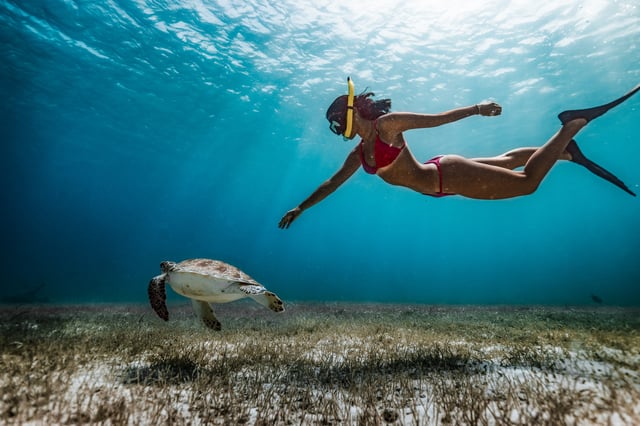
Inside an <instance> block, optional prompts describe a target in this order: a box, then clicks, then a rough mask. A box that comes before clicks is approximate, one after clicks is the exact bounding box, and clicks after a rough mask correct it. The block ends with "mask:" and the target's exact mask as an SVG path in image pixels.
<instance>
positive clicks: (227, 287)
mask: <svg viewBox="0 0 640 426" xmlns="http://www.w3.org/2000/svg"><path fill="white" fill-rule="evenodd" d="M160 270H161V271H162V274H160V275H158V276H156V277H153V278H152V279H151V281H150V282H149V302H151V307H152V308H153V310H154V311H156V313H157V314H158V316H159V317H160V318H162V319H163V320H165V321H168V320H169V311H168V310H167V304H166V300H167V295H166V293H165V289H164V286H165V284H169V285H170V286H171V288H172V289H173V290H174V291H175V292H176V293H178V294H181V295H183V296H184V297H188V298H189V299H191V302H192V304H193V310H194V311H195V312H196V315H198V317H200V319H202V322H203V323H204V325H206V326H207V327H209V328H211V329H213V330H220V329H221V325H220V321H218V320H217V319H216V317H215V315H213V310H212V309H211V305H210V303H227V302H232V301H234V300H238V299H242V298H245V297H251V298H252V299H253V300H255V301H256V302H258V303H259V304H261V305H264V306H266V307H267V308H269V309H271V310H272V311H275V312H282V311H284V305H283V303H282V300H280V298H279V297H278V296H276V295H275V294H274V293H272V292H270V291H268V290H267V289H266V288H264V287H263V286H262V285H261V284H259V283H258V282H256V281H255V280H254V279H253V278H251V277H250V276H248V275H247V274H245V273H244V272H242V271H241V270H239V269H238V268H236V267H235V266H232V265H229V264H227V263H224V262H222V261H220V260H211V259H189V260H184V261H182V262H180V263H175V262H166V261H165V262H162V263H160Z"/></svg>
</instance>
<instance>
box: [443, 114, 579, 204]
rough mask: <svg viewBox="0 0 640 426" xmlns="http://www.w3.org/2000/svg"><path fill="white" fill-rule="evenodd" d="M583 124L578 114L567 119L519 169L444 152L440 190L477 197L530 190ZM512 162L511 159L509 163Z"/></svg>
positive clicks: (484, 197)
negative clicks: (515, 169) (576, 116)
mask: <svg viewBox="0 0 640 426" xmlns="http://www.w3.org/2000/svg"><path fill="white" fill-rule="evenodd" d="M586 124H587V120H585V119H581V118H580V119H575V120H571V121H569V122H567V123H566V124H565V125H564V126H562V128H561V129H560V131H559V132H558V133H556V134H555V135H554V136H552V137H551V139H549V141H548V142H547V143H546V144H544V145H543V146H541V147H540V148H538V149H536V150H535V151H534V152H533V153H532V154H531V155H530V157H529V159H528V160H527V161H526V163H525V164H524V170H523V171H512V170H508V169H507V168H504V167H500V166H499V165H494V164H491V163H487V162H477V161H473V160H468V159H465V158H463V157H459V156H455V155H447V156H445V157H443V158H442V159H441V160H440V164H441V165H442V180H443V187H444V192H448V193H455V194H460V195H463V196H466V197H470V198H480V199H499V198H511V197H517V196H520V195H528V194H531V193H532V192H534V191H535V190H536V189H537V188H538V185H540V182H542V179H544V177H545V176H546V175H547V173H548V172H549V170H550V169H551V167H553V165H554V164H555V163H556V161H558V159H560V158H562V157H563V156H564V155H566V153H565V148H566V147H567V145H568V144H569V142H570V141H571V139H573V137H574V136H575V135H576V134H577V133H578V132H579V131H580V130H581V129H582V128H583V127H584V126H585V125H586ZM526 153H528V151H524V150H523V151H521V152H519V153H517V154H516V155H515V156H514V158H516V157H518V159H519V160H521V159H522V157H523V156H524V155H525V154H526ZM504 163H505V164H506V163H507V161H505V162H504ZM515 163H516V162H515V160H514V162H513V163H512V164H515ZM510 165H511V164H510Z"/></svg>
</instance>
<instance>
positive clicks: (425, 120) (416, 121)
mask: <svg viewBox="0 0 640 426" xmlns="http://www.w3.org/2000/svg"><path fill="white" fill-rule="evenodd" d="M501 113H502V107H501V106H500V105H498V104H496V103H493V102H492V103H485V104H477V105H471V106H467V107H462V108H456V109H452V110H450V111H445V112H441V113H439V114H417V113H411V112H393V113H390V114H387V115H385V116H384V117H382V118H381V120H380V123H379V125H380V127H381V129H384V130H385V131H386V132H391V133H402V132H404V131H406V130H411V129H423V128H427V127H437V126H442V125H443V124H448V123H453V122H454V121H458V120H462V119H463V118H467V117H471V116H472V115H478V114H479V115H484V116H495V115H500V114H501Z"/></svg>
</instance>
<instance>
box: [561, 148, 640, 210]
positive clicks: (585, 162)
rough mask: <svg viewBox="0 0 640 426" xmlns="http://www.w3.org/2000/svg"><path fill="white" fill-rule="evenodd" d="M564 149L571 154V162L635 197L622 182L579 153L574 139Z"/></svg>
mask: <svg viewBox="0 0 640 426" xmlns="http://www.w3.org/2000/svg"><path fill="white" fill-rule="evenodd" d="M566 149H567V152H568V153H569V154H571V161H573V162H574V163H576V164H580V165H581V166H584V167H586V168H587V169H588V170H589V171H590V172H591V173H593V174H594V175H596V176H600V177H601V178H602V179H605V180H608V181H609V182H611V183H612V184H614V185H615V186H617V187H618V188H620V189H622V190H623V191H625V192H627V193H629V194H631V195H633V196H634V197H635V196H636V194H634V193H633V191H631V190H630V189H629V188H628V187H627V185H625V184H624V182H622V181H621V180H620V179H618V178H617V177H616V176H615V175H614V174H613V173H611V172H609V171H608V170H606V169H605V168H603V167H600V166H599V165H597V164H596V163H594V162H593V161H591V160H589V159H588V158H587V157H585V156H584V154H583V153H582V151H580V148H578V144H577V143H576V141H575V139H571V141H570V142H569V145H567V148H566Z"/></svg>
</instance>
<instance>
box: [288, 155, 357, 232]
mask: <svg viewBox="0 0 640 426" xmlns="http://www.w3.org/2000/svg"><path fill="white" fill-rule="evenodd" d="M359 149H360V145H356V147H355V148H354V149H353V151H351V152H350V153H349V155H348V156H347V159H346V160H345V162H344V164H343V165H342V167H341V168H340V170H338V171H337V172H336V174H334V175H333V176H332V177H330V178H329V179H327V180H326V181H324V182H323V183H322V184H321V185H320V186H319V187H318V189H316V190H315V191H313V193H312V194H311V195H310V196H309V197H308V198H307V199H306V200H304V201H303V202H302V203H300V205H299V206H297V207H295V208H293V209H291V210H289V211H288V212H287V213H285V215H284V216H283V217H282V219H280V223H279V224H278V227H280V228H281V229H286V228H288V227H289V226H290V225H291V222H293V221H294V220H296V219H297V218H298V216H300V214H301V213H302V212H303V211H304V210H306V209H308V208H309V207H311V206H314V205H316V204H318V203H319V202H320V201H322V200H324V199H325V198H327V196H328V195H329V194H331V193H332V192H334V191H335V190H336V189H338V187H339V186H340V185H342V184H343V183H344V182H345V181H346V180H347V179H349V178H350V177H351V176H353V174H354V173H355V172H356V170H358V168H359V167H360V154H359Z"/></svg>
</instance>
